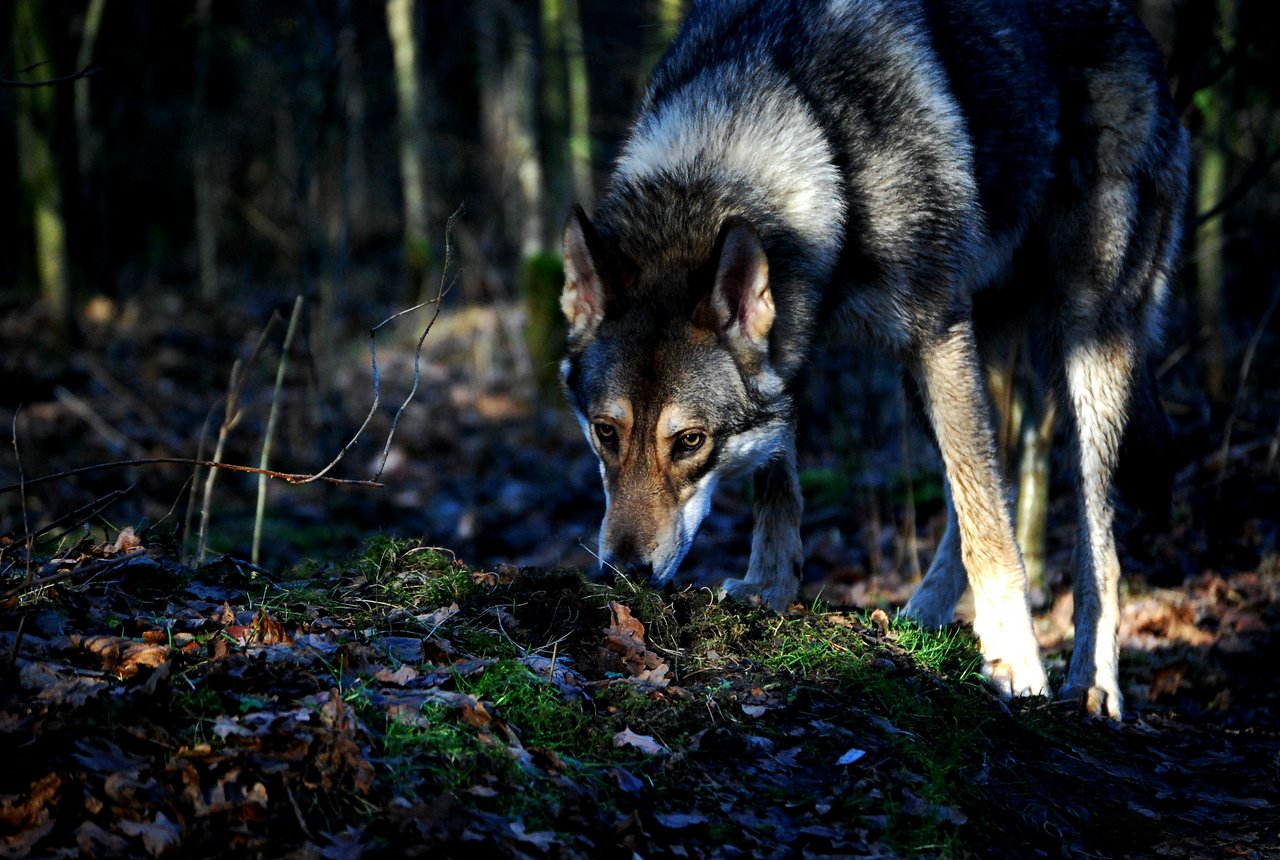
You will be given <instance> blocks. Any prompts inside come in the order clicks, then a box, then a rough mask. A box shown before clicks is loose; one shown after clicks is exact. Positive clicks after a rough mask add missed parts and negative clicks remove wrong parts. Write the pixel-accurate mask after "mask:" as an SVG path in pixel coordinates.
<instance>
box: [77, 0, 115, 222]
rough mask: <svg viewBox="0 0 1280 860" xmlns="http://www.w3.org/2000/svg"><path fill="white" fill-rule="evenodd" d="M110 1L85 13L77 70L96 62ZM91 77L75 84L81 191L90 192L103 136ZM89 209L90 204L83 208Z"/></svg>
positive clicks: (97, 0)
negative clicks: (92, 97)
mask: <svg viewBox="0 0 1280 860" xmlns="http://www.w3.org/2000/svg"><path fill="white" fill-rule="evenodd" d="M106 5H107V0H89V8H88V10H87V11H86V12H85V15H84V26H83V28H82V30H81V33H80V54H79V56H78V57H77V58H76V69H77V70H80V69H87V68H88V67H89V64H90V63H92V62H93V50H94V47H95V46H96V45H97V43H98V30H99V29H100V28H101V26H102V10H103V9H104V8H105V7H106ZM89 84H90V80H89V78H88V77H83V78H79V79H78V80H76V83H75V118H76V163H77V166H78V168H79V171H78V172H79V176H80V193H81V194H82V195H84V194H86V193H88V187H89V184H88V182H86V178H87V177H88V175H89V171H90V170H91V169H92V167H93V162H94V160H95V159H96V158H97V156H98V146H99V137H98V134H97V131H96V130H95V129H94V127H93V110H92V108H93V105H92V102H91V101H90V100H89ZM83 208H84V209H86V210H87V209H88V207H83Z"/></svg>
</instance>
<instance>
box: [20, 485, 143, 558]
mask: <svg viewBox="0 0 1280 860" xmlns="http://www.w3.org/2000/svg"><path fill="white" fill-rule="evenodd" d="M137 486H138V484H137V482H136V481H135V482H134V483H132V484H130V485H129V486H127V487H125V488H124V489H123V490H112V491H111V492H109V493H107V494H106V495H103V496H99V497H98V498H96V499H94V500H93V501H91V502H89V503H88V504H85V505H81V506H80V507H78V508H76V509H75V510H74V511H72V512H71V513H69V514H63V515H62V516H60V517H58V518H57V519H56V520H54V521H53V522H51V523H49V524H48V525H47V526H45V527H44V528H41V529H37V530H36V531H34V532H32V533H31V534H29V535H24V536H23V538H22V542H23V543H25V542H27V541H28V540H30V541H32V543H34V542H35V541H38V540H40V539H41V538H43V537H44V536H45V535H47V534H48V533H49V532H51V531H53V530H54V529H56V528H59V527H61V526H62V525H63V524H64V523H69V522H70V523H75V525H73V526H71V527H70V528H68V529H66V530H65V531H63V532H61V533H60V534H57V535H54V537H53V540H54V541H55V542H56V541H60V540H62V539H63V538H64V537H66V536H67V535H68V534H70V533H71V531H72V530H73V529H75V528H76V527H77V526H79V525H80V524H81V523H84V522H86V521H88V520H91V519H93V518H94V517H96V516H97V515H98V514H100V513H102V512H103V511H104V510H106V509H107V507H108V506H109V505H110V504H111V503H112V502H114V501H115V500H116V499H119V498H120V497H122V496H125V495H128V494H129V493H131V492H133V490H134V488H135V487H137Z"/></svg>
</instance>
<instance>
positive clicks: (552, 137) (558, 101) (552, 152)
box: [540, 0, 573, 247]
mask: <svg viewBox="0 0 1280 860" xmlns="http://www.w3.org/2000/svg"><path fill="white" fill-rule="evenodd" d="M541 2H542V5H541V11H542V81H541V84H542V146H541V147H540V149H541V152H542V175H543V180H544V181H543V185H544V187H545V189H546V193H545V196H544V199H545V201H546V206H547V211H548V213H550V214H549V217H547V218H546V222H545V227H544V229H546V231H547V246H548V247H558V245H559V242H560V229H561V226H562V225H563V224H564V219H565V217H566V216H567V215H568V213H569V207H570V205H572V203H573V190H572V188H573V185H572V181H571V180H570V177H569V87H568V84H567V83H566V77H565V74H566V72H565V56H564V27H563V26H562V25H561V23H560V22H561V18H562V17H563V16H564V7H563V5H562V4H561V0H541Z"/></svg>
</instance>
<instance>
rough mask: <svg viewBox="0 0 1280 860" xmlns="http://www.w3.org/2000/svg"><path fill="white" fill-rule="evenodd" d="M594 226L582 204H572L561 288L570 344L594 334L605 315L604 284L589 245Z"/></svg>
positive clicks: (579, 341) (580, 341)
mask: <svg viewBox="0 0 1280 860" xmlns="http://www.w3.org/2000/svg"><path fill="white" fill-rule="evenodd" d="M593 244H597V245H598V241H597V239H596V234H595V230H594V229H593V228H592V226H591V222H590V221H588V220H587V214H586V213H585V212H583V211H582V207H581V206H574V207H573V211H572V212H570V213H569V217H568V218H567V219H565V222H564V292H563V293H561V294H560V310H562V311H564V316H565V319H567V320H568V321H569V344H570V345H571V346H573V345H575V344H581V343H583V342H584V341H586V340H588V339H590V338H591V336H592V335H594V334H595V332H596V329H597V328H598V327H599V326H600V322H601V320H603V319H604V284H603V283H602V282H601V280H600V272H599V268H598V267H597V264H596V258H595V255H594V254H593V253H592V250H591V246H592V245H593Z"/></svg>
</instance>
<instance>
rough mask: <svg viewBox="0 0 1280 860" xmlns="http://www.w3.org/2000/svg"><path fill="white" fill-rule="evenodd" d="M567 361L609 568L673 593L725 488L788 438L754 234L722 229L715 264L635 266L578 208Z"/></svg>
mask: <svg viewBox="0 0 1280 860" xmlns="http://www.w3.org/2000/svg"><path fill="white" fill-rule="evenodd" d="M564 270H565V285H564V294H563V295H562V296H561V300H560V303H561V307H562V309H563V310H564V314H565V317H566V318H567V319H568V322H569V339H568V354H567V356H566V357H565V359H564V361H563V362H562V364H561V380H562V382H563V383H564V388H565V391H566V393H567V395H568V398H569V402H570V404H571V405H572V406H573V408H574V410H575V411H576V412H577V415H578V420H579V423H580V424H581V425H582V429H583V432H584V433H585V434H586V437H587V440H588V441H589V442H590V444H591V446H592V448H593V449H594V450H595V452H596V455H597V456H598V457H599V458H600V474H601V476H602V478H603V479H604V489H605V499H606V510H605V515H604V522H603V524H602V525H601V528H600V559H601V563H602V564H604V565H609V566H612V567H616V568H618V569H627V568H631V569H633V570H635V571H637V572H642V573H647V574H648V575H649V577H650V580H651V581H652V582H654V583H655V584H660V583H663V582H666V581H668V580H669V579H670V578H671V577H672V576H673V575H674V574H675V572H676V569H677V567H679V565H680V562H681V561H682V560H683V559H684V556H685V554H686V553H687V552H688V550H689V546H690V544H691V542H692V541H693V537H694V535H695V534H696V533H697V531H698V526H699V525H701V523H702V520H703V518H704V517H705V516H706V514H707V510H708V509H709V507H710V504H711V495H712V492H713V490H714V489H715V486H716V483H717V482H718V481H719V480H720V479H721V478H722V477H724V476H725V475H727V474H733V473H738V472H741V471H743V470H746V469H750V468H754V467H755V466H757V465H759V464H761V463H763V462H764V461H765V460H766V459H768V458H769V457H770V456H772V455H773V454H774V453H775V452H777V451H778V450H779V449H780V447H781V446H782V445H783V444H784V443H785V440H786V434H787V432H788V414H789V409H788V400H787V395H786V393H785V391H784V386H783V383H782V380H781V379H780V378H779V376H778V374H777V373H776V372H775V370H774V369H773V367H771V365H770V361H769V332H770V329H771V327H772V326H773V322H774V301H773V295H772V293H771V292H770V289H769V263H768V260H767V259H766V257H765V251H764V247H763V245H762V244H761V241H760V237H759V235H758V234H757V233H756V231H755V230H754V229H753V228H752V227H751V225H750V224H749V223H747V222H746V221H744V220H741V219H729V220H727V221H725V223H724V224H723V225H721V227H720V229H719V233H718V236H717V238H716V240H715V242H714V245H713V246H712V247H711V249H710V253H709V254H708V255H707V256H706V259H701V260H693V261H685V262H684V263H683V264H680V265H671V264H668V263H660V262H658V261H656V260H633V259H629V258H628V257H627V256H626V255H625V254H624V253H623V252H622V251H621V250H620V249H619V248H618V247H617V243H616V242H614V241H611V240H610V239H609V238H608V236H603V235H601V234H600V233H598V232H597V231H596V230H595V229H594V228H593V226H592V225H591V223H590V222H589V221H588V220H587V218H586V215H585V214H584V213H583V212H582V210H581V209H575V210H574V212H573V213H572V214H571V215H570V216H569V218H568V220H567V222H566V224H565V229H564Z"/></svg>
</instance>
